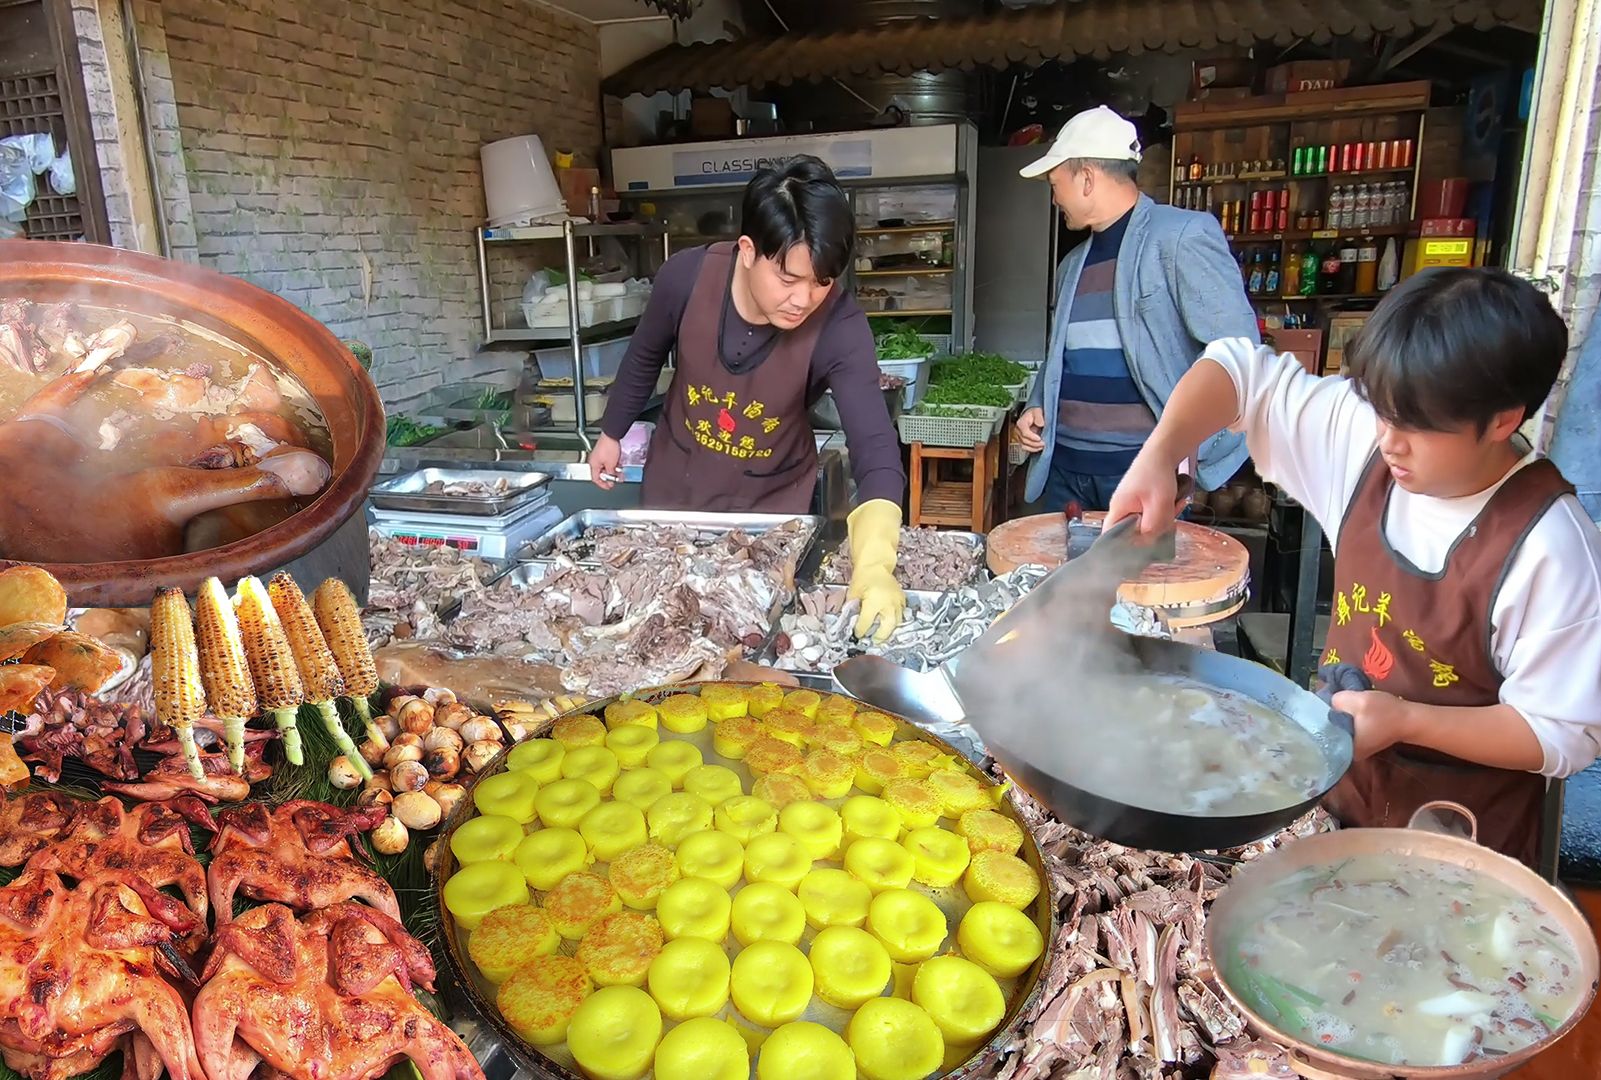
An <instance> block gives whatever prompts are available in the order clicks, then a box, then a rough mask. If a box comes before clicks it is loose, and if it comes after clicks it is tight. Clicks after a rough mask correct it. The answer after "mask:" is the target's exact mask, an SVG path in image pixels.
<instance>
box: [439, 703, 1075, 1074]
mask: <svg viewBox="0 0 1601 1080" xmlns="http://www.w3.org/2000/svg"><path fill="white" fill-rule="evenodd" d="M705 685H708V684H706V683H690V684H685V685H679V686H664V687H653V688H651V689H649V690H641V691H638V692H636V693H633V694H630V695H629V697H630V698H633V699H635V700H640V701H649V702H653V703H654V702H657V701H660V700H661V699H662V698H664V697H669V696H671V695H674V694H684V693H694V692H696V691H698V690H699V689H700V687H702V686H705ZM731 685H739V686H745V687H754V686H756V685H757V684H756V683H733V684H731ZM620 700H622V697H621V696H618V697H610V698H603V699H599V700H596V701H591V702H588V703H586V704H585V705H584V706H583V707H582V708H580V709H577V710H574V711H573V712H572V713H568V714H565V715H569V716H571V715H581V714H592V715H599V714H600V713H602V712H604V711H605V708H606V706H607V705H610V704H612V703H613V702H615V701H620ZM866 707H869V708H870V706H866ZM874 711H880V710H874ZM557 719H560V717H557V718H555V719H553V720H551V722H550V723H549V724H547V725H545V726H544V727H542V728H541V729H540V731H539V732H538V733H537V736H536V737H538V736H543V735H547V734H549V732H550V729H551V728H552V727H554V726H555V723H556V720H557ZM896 719H897V720H899V721H900V728H899V730H898V731H897V733H896V737H897V739H902V740H906V739H914V738H915V739H920V740H922V741H924V742H929V743H933V744H934V745H936V746H938V747H939V748H940V749H941V750H943V751H944V752H946V753H948V754H950V755H951V757H952V758H953V759H955V760H956V761H958V762H960V764H961V767H962V768H965V769H966V770H967V771H968V772H970V773H971V774H972V775H974V776H977V777H979V778H980V779H982V780H984V782H985V783H993V782H994V781H993V778H991V777H988V776H985V775H984V774H983V773H981V772H979V771H978V770H977V769H976V768H975V767H974V766H973V765H972V764H970V763H969V762H968V761H967V759H966V758H964V757H962V755H961V754H960V752H958V751H957V750H956V749H955V748H954V747H952V746H951V745H950V744H949V743H947V742H945V741H944V740H942V739H939V738H936V737H935V736H933V735H930V734H929V733H928V732H926V731H924V730H923V729H922V728H920V727H918V726H917V725H915V724H913V723H911V722H909V721H907V720H905V719H904V718H901V717H896ZM707 730H708V731H709V730H710V725H709V726H708V728H707ZM707 741H708V742H709V739H708V740H707ZM509 752H510V748H508V749H507V751H506V752H503V753H502V754H501V755H500V757H498V758H496V759H495V760H494V761H492V762H491V763H490V764H489V765H488V766H486V767H485V768H484V769H482V770H481V771H480V772H479V773H478V774H477V775H475V776H474V777H473V778H472V780H471V781H470V782H469V783H468V785H467V795H468V797H467V798H464V799H462V800H461V804H460V805H459V806H458V807H457V809H456V811H455V813H454V814H452V815H451V818H450V820H449V821H447V822H446V823H445V828H444V829H443V830H442V832H441V835H440V838H439V840H438V848H437V850H438V852H439V855H438V859H439V861H438V863H437V866H436V869H435V877H434V886H435V888H434V901H435V903H436V904H437V905H438V908H439V925H440V939H441V940H442V942H443V943H444V948H445V958H446V961H447V963H448V964H449V966H450V970H451V974H452V976H453V978H454V984H455V985H456V986H457V987H459V988H460V989H461V991H462V992H463V993H464V994H465V995H466V997H467V998H468V1000H469V1001H470V1002H471V1003H472V1005H473V1008H475V1009H476V1010H477V1011H478V1013H479V1014H480V1015H481V1016H482V1018H483V1020H484V1022H485V1023H486V1024H487V1025H488V1026H489V1027H490V1028H491V1029H492V1030H493V1031H494V1032H495V1034H496V1035H497V1036H498V1037H499V1038H500V1040H501V1042H502V1044H503V1045H504V1046H505V1047H506V1048H507V1050H508V1051H509V1052H510V1053H511V1054H512V1055H513V1056H514V1057H516V1058H517V1059H519V1061H520V1062H521V1063H522V1064H524V1065H526V1066H527V1067H528V1068H529V1069H531V1070H532V1071H533V1073H534V1074H535V1075H536V1076H549V1077H556V1078H559V1080H583V1077H582V1076H580V1075H579V1073H578V1072H577V1071H576V1070H575V1069H573V1068H571V1067H569V1066H567V1065H565V1064H562V1063H561V1062H558V1061H556V1060H554V1059H553V1058H552V1057H550V1056H549V1055H547V1054H546V1053H544V1052H543V1051H542V1050H541V1049H540V1048H538V1047H536V1046H533V1045H532V1044H530V1043H528V1042H527V1041H525V1040H524V1039H523V1038H522V1037H521V1036H520V1035H518V1034H517V1032H516V1030H515V1029H514V1028H513V1027H512V1026H511V1025H510V1024H508V1023H507V1022H506V1021H505V1020H504V1019H503V1018H502V1017H501V1015H500V1010H499V1009H498V1008H496V1006H495V995H494V988H493V987H492V986H491V985H490V984H489V983H488V982H487V981H485V980H484V979H483V977H482V976H480V975H479V974H478V972H477V970H476V968H475V967H474V966H473V964H472V962H471V961H470V960H469V959H468V956H467V941H466V937H467V934H466V931H463V930H462V929H461V928H460V927H458V926H457V925H456V920H455V917H454V916H452V915H451V913H450V909H449V908H447V907H445V902H444V888H445V882H447V881H449V880H450V876H451V874H453V873H454V872H455V870H456V860H455V856H454V855H453V854H452V853H451V851H450V839H451V837H452V836H453V835H454V834H455V831H456V829H457V828H459V827H460V826H461V825H462V823H463V822H465V821H467V820H469V819H471V818H472V817H473V816H474V815H475V814H476V813H477V811H476V809H475V807H474V806H473V800H472V797H471V796H472V794H473V791H474V789H475V788H476V786H477V784H478V783H479V782H480V781H482V780H483V778H484V777H486V776H494V775H495V774H497V773H499V772H502V771H504V770H505V767H506V754H507V753H509ZM706 756H707V760H708V761H709V762H714V763H721V764H728V765H730V766H735V767H737V766H738V765H739V763H738V762H724V761H722V759H720V758H716V757H715V756H714V755H712V754H711V753H709V752H708V753H707V755H706ZM996 809H997V810H998V811H999V812H1001V813H1003V814H1005V815H1006V816H1008V817H1010V818H1012V819H1013V820H1014V821H1016V822H1017V823H1018V825H1019V826H1020V827H1021V828H1022V830H1023V850H1022V852H1021V853H1020V856H1021V858H1022V859H1023V860H1024V861H1025V862H1027V863H1028V864H1029V866H1031V867H1033V868H1034V872H1035V873H1037V874H1039V876H1040V882H1041V888H1040V895H1039V896H1038V897H1036V898H1035V900H1034V903H1033V905H1032V906H1031V908H1030V909H1029V914H1030V915H1032V916H1033V918H1034V921H1035V923H1036V924H1037V925H1038V926H1039V928H1040V933H1041V934H1042V935H1043V936H1044V939H1045V951H1044V952H1043V953H1042V954H1041V956H1040V959H1038V960H1036V961H1035V962H1034V964H1033V965H1032V966H1031V967H1030V968H1029V969H1028V970H1027V971H1025V972H1024V973H1023V974H1022V975H1020V976H1019V977H1018V978H1017V980H1016V985H1015V987H1014V988H1013V989H1012V991H1011V993H1010V994H1009V995H1008V999H1007V1009H1006V1017H1005V1019H1004V1020H1002V1021H1001V1026H1000V1027H999V1028H997V1029H996V1031H995V1034H993V1035H991V1036H990V1038H989V1039H987V1040H986V1041H985V1042H984V1043H982V1044H981V1045H979V1046H976V1047H974V1048H973V1050H972V1052H971V1054H970V1055H969V1056H968V1058H967V1059H966V1060H965V1061H964V1062H963V1063H961V1064H960V1065H957V1066H956V1067H954V1068H951V1069H949V1070H943V1071H941V1072H939V1073H936V1074H935V1076H936V1077H938V1078H940V1080H977V1078H978V1077H979V1076H980V1075H982V1071H983V1070H984V1069H986V1068H988V1067H989V1065H990V1064H991V1056H992V1054H993V1053H995V1052H999V1051H1000V1050H1001V1049H1002V1048H1003V1047H1005V1046H1007V1045H1009V1044H1010V1043H1012V1042H1013V1041H1014V1040H1015V1039H1016V1037H1017V1034H1018V1032H1017V1026H1018V1025H1019V1024H1020V1023H1021V1021H1022V1018H1023V1017H1024V1016H1027V1015H1031V1014H1032V1013H1033V1012H1034V1010H1035V1008H1036V1007H1037V1006H1038V1004H1039V998H1040V996H1041V995H1042V994H1043V993H1044V991H1045V972H1046V968H1047V966H1048V965H1049V963H1050V959H1051V956H1052V953H1053V950H1054V946H1055V942H1056V935H1057V930H1058V922H1057V915H1056V907H1057V905H1056V901H1057V897H1056V895H1055V892H1054V891H1053V883H1052V881H1051V876H1050V874H1049V873H1047V872H1046V869H1045V864H1044V860H1043V859H1042V857H1041V855H1040V849H1039V845H1038V844H1037V843H1036V842H1035V840H1034V835H1033V833H1032V832H1031V831H1030V830H1029V828H1028V825H1027V823H1026V822H1024V821H1023V819H1022V818H1021V816H1020V815H1019V814H1018V810H1017V803H1016V797H1015V795H1014V794H1013V792H1012V790H1011V789H1008V790H1007V793H1006V797H1005V799H1004V800H1003V801H1002V802H1001V804H1000V805H999V806H997V807H996ZM951 932H952V934H953V935H954V933H955V924H954V923H952V930H951ZM730 1008H732V1006H730ZM719 1015H721V1014H719ZM810 1017H811V1013H810V1012H808V1014H807V1018H810ZM751 1071H752V1075H753V1076H754V1075H755V1069H754V1066H753V1067H752V1070H751Z"/></svg>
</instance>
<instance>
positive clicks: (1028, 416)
mask: <svg viewBox="0 0 1601 1080" xmlns="http://www.w3.org/2000/svg"><path fill="white" fill-rule="evenodd" d="M1044 430H1045V410H1044V409H1024V410H1023V414H1022V415H1021V416H1019V417H1018V418H1017V444H1018V445H1019V446H1021V447H1022V448H1023V449H1024V450H1027V451H1028V452H1029V453H1031V454H1037V453H1039V452H1040V451H1041V450H1043V449H1045V439H1044V436H1043V435H1042V434H1041V433H1042V432H1043V431H1044Z"/></svg>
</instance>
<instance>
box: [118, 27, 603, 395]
mask: <svg viewBox="0 0 1601 1080" xmlns="http://www.w3.org/2000/svg"><path fill="white" fill-rule="evenodd" d="M140 18H141V19H143V20H147V21H149V22H154V21H156V20H159V24H160V32H161V34H162V37H163V39H164V42H165V48H166V54H167V57H168V60H169V61H170V72H171V84H172V87H173V92H174V95H175V99H176V107H177V119H178V121H179V127H180V129H181V132H180V134H181V145H182V149H181V153H182V158H183V161H184V163H185V165H186V175H187V186H188V198H189V202H190V204H191V206H192V208H193V229H194V238H195V245H196V250H197V252H198V256H199V259H200V261H201V262H202V263H205V264H207V265H210V266H212V267H214V268H216V269H218V270H220V271H222V272H224V273H228V274H235V275H238V276H240V277H243V278H245V279H247V280H250V281H252V282H254V283H256V284H258V285H261V286H262V287H264V288H267V289H271V290H272V291H274V292H277V293H279V294H280V295H282V296H284V297H286V298H288V299H289V300H291V301H293V302H294V303H296V304H298V305H300V306H301V307H302V308H304V309H305V310H307V311H308V312H310V313H311V314H312V315H314V316H315V317H316V318H318V319H319V320H321V321H322V322H323V323H325V324H326V325H327V326H328V327H329V329H331V330H332V331H333V332H334V333H335V334H336V335H338V336H339V337H341V338H358V339H360V340H362V341H365V342H367V343H368V344H369V345H371V346H372V348H373V352H374V368H373V377H374V379H375V380H376V381H377V383H378V385H379V388H380V389H381V391H382V392H383V395H384V399H385V402H386V404H388V405H389V406H391V407H403V406H404V405H405V404H406V403H407V402H408V401H412V400H414V399H416V398H417V397H419V396H420V395H422V394H423V393H425V392H426V391H427V390H428V389H430V388H432V387H434V386H437V385H439V384H440V383H442V382H446V381H455V380H456V379H457V378H459V377H460V375H459V374H458V372H459V371H461V370H462V369H464V368H465V367H467V366H468V365H466V364H464V363H463V361H464V360H465V358H468V357H470V356H472V355H473V353H474V352H475V351H476V349H477V344H478V341H479V339H480V338H481V336H482V329H481V321H482V316H481V303H480V298H479V290H478V274H477V265H478V264H477V251H476V247H475V244H474V240H473V229H474V228H475V226H477V225H479V224H480V223H481V222H482V221H483V218H484V201H483V184H482V180H481V178H480V173H479V161H478V150H479V147H480V146H481V145H482V144H483V143H486V142H491V141H493V140H495V139H500V138H505V137H507V136H511V135H519V134H526V133H528V132H536V133H538V134H539V135H540V136H541V137H542V138H543V139H544V140H545V143H546V146H547V147H555V146H562V147H567V148H571V149H573V150H575V151H577V153H578V156H579V160H580V163H586V162H592V161H593V160H594V158H595V155H596V151H597V150H598V147H599V143H600V139H601V135H600V114H599V109H600V95H599V75H598V61H597V56H598V44H597V40H596V35H595V31H594V28H593V27H592V26H591V25H590V24H588V23H585V22H583V21H581V20H578V19H574V18H572V17H570V16H567V15H565V14H563V13H560V12H556V11H553V10H551V9H549V8H545V7H542V6H539V5H537V4H535V3H532V2H530V0H366V2H353V3H349V4H324V3H320V2H312V0H288V2H283V0H280V2H276V3H269V2H267V0H162V3H160V4H159V6H158V5H154V4H145V5H143V10H142V11H141V14H140ZM140 33H141V39H142V44H145V45H148V44H149V42H148V40H145V39H146V38H148V34H149V28H148V27H146V26H141V28H140ZM540 254H544V253H531V257H530V258H528V259H525V261H524V262H523V263H522V264H521V266H519V268H518V272H526V268H527V267H529V266H532V265H535V264H536V263H535V259H537V258H538V257H539V256H540ZM550 255H559V253H549V254H545V257H550ZM473 366H477V365H473Z"/></svg>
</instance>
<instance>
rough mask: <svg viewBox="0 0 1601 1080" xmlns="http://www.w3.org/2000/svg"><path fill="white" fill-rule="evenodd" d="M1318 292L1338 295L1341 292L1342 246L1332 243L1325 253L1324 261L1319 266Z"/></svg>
mask: <svg viewBox="0 0 1601 1080" xmlns="http://www.w3.org/2000/svg"><path fill="white" fill-rule="evenodd" d="M1317 291H1318V292H1320V293H1337V292H1339V291H1340V245H1339V244H1338V243H1332V244H1330V245H1329V246H1328V248H1327V249H1325V250H1324V252H1323V258H1322V261H1321V262H1320V263H1319V264H1318V275H1317Z"/></svg>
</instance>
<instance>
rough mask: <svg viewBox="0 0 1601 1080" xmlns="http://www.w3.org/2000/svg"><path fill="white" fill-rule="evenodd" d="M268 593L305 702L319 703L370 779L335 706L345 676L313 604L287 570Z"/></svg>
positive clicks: (342, 748)
mask: <svg viewBox="0 0 1601 1080" xmlns="http://www.w3.org/2000/svg"><path fill="white" fill-rule="evenodd" d="M267 595H268V596H269V597H271V598H272V606H273V607H274V608H275V609H276V610H277V612H278V621H279V622H281V623H282V624H283V628H284V636H285V637H287V638H288V639H289V651H290V652H291V653H292V654H294V658H295V667H296V668H298V669H299V671H300V685H301V686H302V687H303V688H304V689H305V693H306V703H307V704H309V705H314V706H316V708H317V713H318V714H319V715H320V716H321V717H322V722H323V726H325V727H326V728H327V729H328V734H329V735H331V736H333V740H334V742H335V743H337V744H338V745H339V752H340V753H342V754H344V755H345V756H346V757H348V758H349V759H350V765H351V767H352V768H353V769H355V770H356V772H357V773H358V774H359V775H360V776H361V778H362V780H364V781H365V780H371V779H372V769H371V768H370V767H369V766H368V765H367V762H366V761H365V760H363V759H362V756H361V752H360V751H358V750H357V749H356V744H355V743H354V742H353V741H351V738H350V732H348V731H346V730H345V725H344V722H343V721H341V720H340V719H339V712H338V710H337V709H335V708H334V698H336V697H340V696H342V695H343V694H344V692H345V680H344V677H343V676H342V675H340V674H339V665H338V664H336V663H335V662H334V654H333V653H332V652H331V651H330V650H329V648H328V643H327V642H326V641H324V640H323V637H322V631H321V630H319V629H317V619H316V617H315V616H313V615H312V613H311V605H310V604H308V603H306V595H305V593H303V592H301V591H300V586H299V585H297V584H295V579H294V578H292V577H290V576H289V572H288V571H287V570H280V571H279V572H278V573H276V574H274V575H273V576H272V580H271V581H269V582H267Z"/></svg>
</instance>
